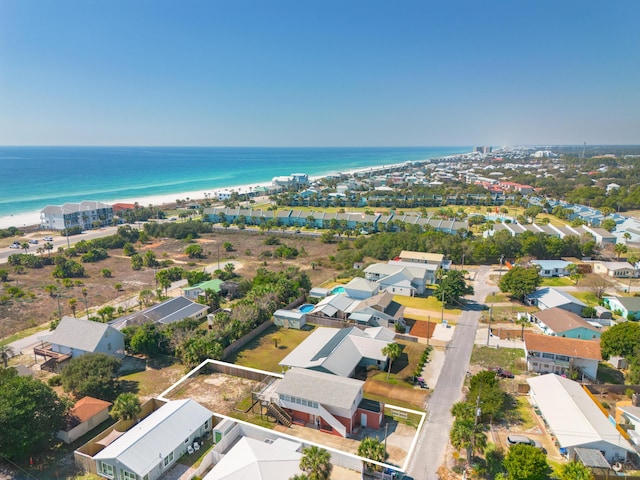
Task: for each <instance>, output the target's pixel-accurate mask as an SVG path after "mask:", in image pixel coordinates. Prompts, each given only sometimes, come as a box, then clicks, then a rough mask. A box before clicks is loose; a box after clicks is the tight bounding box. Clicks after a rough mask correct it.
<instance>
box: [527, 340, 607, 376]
mask: <svg viewBox="0 0 640 480" xmlns="http://www.w3.org/2000/svg"><path fill="white" fill-rule="evenodd" d="M524 353H525V360H526V362H527V370H528V371H529V372H537V373H556V374H558V375H566V374H568V373H569V371H570V370H571V369H572V368H573V369H577V370H579V371H580V372H582V374H583V375H584V376H586V377H587V378H590V379H595V378H596V377H597V374H598V362H600V361H601V360H602V355H601V353H600V342H599V341H597V340H578V339H575V338H565V337H554V336H549V335H542V334H537V333H532V332H524Z"/></svg>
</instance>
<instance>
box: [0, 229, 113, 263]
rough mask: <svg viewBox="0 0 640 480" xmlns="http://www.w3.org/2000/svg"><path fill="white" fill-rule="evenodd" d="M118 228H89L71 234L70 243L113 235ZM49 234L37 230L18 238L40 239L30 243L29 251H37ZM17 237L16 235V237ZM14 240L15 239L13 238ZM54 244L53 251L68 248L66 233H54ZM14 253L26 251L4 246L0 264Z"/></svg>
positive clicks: (19, 239) (0, 254) (20, 239)
mask: <svg viewBox="0 0 640 480" xmlns="http://www.w3.org/2000/svg"><path fill="white" fill-rule="evenodd" d="M117 230H118V227H104V228H98V229H95V230H87V231H84V232H82V233H81V234H79V235H71V236H69V245H75V244H76V242H79V241H80V240H93V239H94V238H100V237H106V236H107V235H113V234H114V233H116V231H117ZM47 235H51V234H50V233H49V232H37V233H30V234H29V235H25V236H23V237H20V238H18V239H17V240H18V241H19V242H26V241H28V240H30V239H34V238H35V239H36V240H38V242H39V243H38V244H37V245H33V244H30V245H29V252H28V253H34V254H35V253H36V250H38V248H39V247H42V246H43V245H44V244H45V243H47V242H45V241H44V240H42V237H45V236H47ZM14 238H15V237H14ZM12 240H13V239H12ZM49 243H52V244H53V251H54V252H56V251H58V247H64V248H67V237H65V236H64V235H62V236H61V235H53V242H49ZM14 253H24V250H22V249H17V248H9V247H4V248H2V249H0V264H2V263H6V262H7V259H8V258H9V255H13V254H14Z"/></svg>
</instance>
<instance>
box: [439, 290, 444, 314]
mask: <svg viewBox="0 0 640 480" xmlns="http://www.w3.org/2000/svg"><path fill="white" fill-rule="evenodd" d="M441 287H442V286H441ZM441 302H442V310H441V312H440V323H444V287H442V300H441Z"/></svg>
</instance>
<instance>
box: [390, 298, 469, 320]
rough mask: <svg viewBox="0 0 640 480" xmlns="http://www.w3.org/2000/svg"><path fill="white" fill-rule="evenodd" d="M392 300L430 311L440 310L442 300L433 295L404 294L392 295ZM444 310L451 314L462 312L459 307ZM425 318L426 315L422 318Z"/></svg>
mask: <svg viewBox="0 0 640 480" xmlns="http://www.w3.org/2000/svg"><path fill="white" fill-rule="evenodd" d="M393 300H394V302H398V303H399V304H400V305H404V306H405V307H408V308H419V309H421V310H427V311H432V312H438V313H439V312H440V311H441V310H442V302H441V301H440V300H438V299H437V298H436V297H434V296H433V295H431V296H429V297H426V298H422V297H405V296H404V295H394V296H393ZM444 311H445V312H446V313H449V314H452V315H460V314H462V310H461V309H459V308H450V307H445V309H444ZM424 320H426V317H425V318H424Z"/></svg>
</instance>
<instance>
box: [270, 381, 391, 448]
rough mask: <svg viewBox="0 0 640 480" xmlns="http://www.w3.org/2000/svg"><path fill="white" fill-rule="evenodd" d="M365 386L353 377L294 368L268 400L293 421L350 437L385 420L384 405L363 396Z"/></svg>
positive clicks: (375, 427)
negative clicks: (358, 429)
mask: <svg viewBox="0 0 640 480" xmlns="http://www.w3.org/2000/svg"><path fill="white" fill-rule="evenodd" d="M363 387H364V382H362V381H360V380H355V379H353V378H346V377H340V376H337V375H331V374H328V373H323V372H318V371H314V370H308V369H305V368H292V369H289V370H287V372H286V373H285V374H284V377H283V378H282V379H281V380H277V381H276V384H275V386H274V389H273V393H272V395H273V396H271V397H270V398H268V399H266V400H268V401H269V404H276V405H277V407H278V408H279V409H281V410H283V411H284V412H286V413H287V414H288V415H289V417H290V418H291V421H292V422H294V423H300V424H303V425H310V426H315V428H318V429H320V430H323V431H326V432H328V433H332V434H334V435H339V436H341V437H349V436H351V434H352V433H353V432H354V431H355V430H356V429H357V428H358V427H360V426H363V427H367V428H374V429H378V428H380V425H381V424H382V421H383V419H384V405H383V404H381V403H380V402H377V401H372V400H367V399H365V398H363V391H364V390H363ZM263 401H264V399H263ZM272 408H274V407H272Z"/></svg>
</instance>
